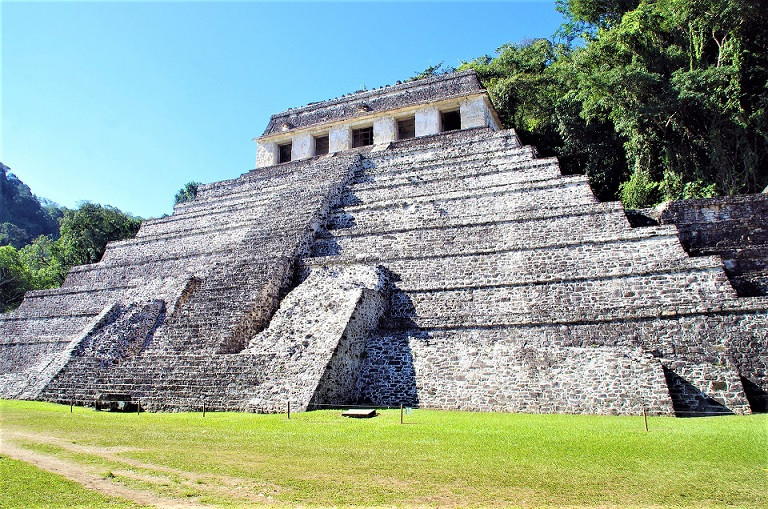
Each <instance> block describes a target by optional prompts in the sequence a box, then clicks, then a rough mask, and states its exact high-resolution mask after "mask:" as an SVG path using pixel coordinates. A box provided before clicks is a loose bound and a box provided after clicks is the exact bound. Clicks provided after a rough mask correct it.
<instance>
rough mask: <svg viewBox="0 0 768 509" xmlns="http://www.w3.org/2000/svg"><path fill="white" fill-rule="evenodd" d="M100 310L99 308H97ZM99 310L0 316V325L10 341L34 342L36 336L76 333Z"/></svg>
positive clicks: (56, 336) (64, 335) (54, 336)
mask: <svg viewBox="0 0 768 509" xmlns="http://www.w3.org/2000/svg"><path fill="white" fill-rule="evenodd" d="M99 311H101V310H99ZM98 314H99V312H98V311H97V312H88V313H81V314H75V313H69V312H67V311H66V310H62V313H61V314H55V313H53V312H52V310H48V312H47V314H45V315H43V314H39V315H36V316H35V315H33V316H17V317H6V316H3V317H0V326H2V330H3V334H4V335H5V336H6V337H7V338H8V339H9V341H10V342H30V343H35V342H36V341H37V338H48V340H50V339H51V338H62V340H64V338H67V337H69V336H71V335H73V334H77V333H78V332H80V331H81V330H82V329H83V328H84V327H86V326H87V325H88V323H89V322H90V321H91V320H92V319H93V318H94V317H96V316H97V315H98Z"/></svg>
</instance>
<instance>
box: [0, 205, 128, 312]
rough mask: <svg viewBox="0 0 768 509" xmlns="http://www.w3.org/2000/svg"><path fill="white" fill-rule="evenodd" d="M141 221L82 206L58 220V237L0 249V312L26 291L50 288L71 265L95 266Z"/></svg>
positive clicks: (11, 306)
mask: <svg viewBox="0 0 768 509" xmlns="http://www.w3.org/2000/svg"><path fill="white" fill-rule="evenodd" d="M140 225H141V219H139V218H135V217H132V216H129V215H127V214H125V213H123V212H121V211H120V210H118V209H116V208H114V207H109V206H101V205H97V204H92V203H85V204H83V205H81V206H80V208H79V209H77V210H67V211H66V212H65V213H64V216H63V217H62V218H61V235H60V236H59V238H58V239H57V240H55V241H54V240H51V239H50V238H49V237H47V236H45V235H40V236H39V237H37V238H36V239H34V240H33V241H32V242H31V243H29V244H27V245H25V246H24V247H22V248H21V249H19V250H17V249H16V248H14V247H13V246H3V247H0V311H9V310H12V309H14V308H16V307H17V306H18V305H19V304H20V303H21V300H22V298H23V296H24V292H26V291H28V290H39V289H43V288H54V287H57V286H59V285H61V283H62V282H64V278H65V277H66V275H67V272H68V271H69V269H70V268H71V267H73V266H75V265H84V264H87V263H96V262H98V261H99V260H100V259H101V256H102V255H103V254H104V250H105V249H106V245H107V243H108V242H110V241H114V240H122V239H126V238H130V237H133V236H135V235H136V232H137V231H138V229H139V226H140Z"/></svg>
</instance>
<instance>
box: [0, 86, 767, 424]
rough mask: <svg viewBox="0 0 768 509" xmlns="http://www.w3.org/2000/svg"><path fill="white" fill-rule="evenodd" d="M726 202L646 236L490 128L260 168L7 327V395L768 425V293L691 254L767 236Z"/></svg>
mask: <svg viewBox="0 0 768 509" xmlns="http://www.w3.org/2000/svg"><path fill="white" fill-rule="evenodd" d="M473 79H474V78H473ZM371 97H373V96H371ZM342 103H343V105H344V106H343V107H347V105H348V103H349V102H348V101H342V102H340V103H339V105H340V108H341V107H342V106H341V105H342ZM310 110H311V108H310ZM310 110H307V111H306V112H303V113H301V115H304V113H308V112H309V113H311V111H310ZM312 111H314V110H312ZM309 113H308V114H309ZM478 114H479V113H478ZM301 115H299V116H301ZM289 116H290V115H289ZM309 116H310V117H311V115H309ZM297 118H298V117H297ZM302 118H304V117H302ZM438 118H439V117H438ZM380 132H383V131H381V130H380ZM347 134H349V133H348V132H347ZM333 138H334V136H333V132H332V133H331V145H332V146H333V144H334V143H335V142H334V141H333ZM345 139H347V138H345ZM332 151H333V149H332ZM750 203H752V202H750ZM761 203H762V202H759V201H756V202H755V203H752V204H751V205H750V207H752V212H750V213H749V214H757V215H760V214H764V211H763V209H762V208H760V207H762V205H761ZM707 207H709V208H706V207H704V206H699V207H698V208H696V207H694V208H693V209H691V208H690V207H689V208H683V209H680V211H679V212H675V213H674V214H673V213H672V212H666V214H667V216H664V217H667V218H669V217H673V218H674V220H672V219H660V218H661V217H662V215H659V216H658V217H657V218H656V219H653V218H650V219H649V220H648V222H650V223H655V224H652V225H651V226H646V227H643V228H633V227H632V225H636V224H637V217H636V216H632V218H631V221H630V220H628V218H627V216H626V214H625V213H624V211H623V209H622V208H621V205H620V204H617V203H598V202H597V201H596V199H595V198H594V196H593V194H592V193H591V191H590V189H589V185H588V183H587V181H586V179H585V178H584V177H581V176H562V175H560V173H559V169H558V166H557V162H556V161H555V160H553V159H537V158H536V155H535V150H533V149H532V148H531V147H523V146H521V144H520V142H519V140H518V139H517V136H516V135H515V133H514V131H498V132H495V131H493V130H492V129H489V128H473V129H467V130H461V131H455V132H450V133H442V134H439V135H430V136H424V137H421V138H414V139H409V140H400V141H390V142H388V143H387V144H382V145H381V146H380V147H377V148H376V149H375V150H371V149H370V148H364V149H356V150H353V151H349V152H347V153H344V154H335V155H331V156H327V157H320V158H311V159H307V160H303V161H293V162H289V163H285V164H280V165H277V166H271V167H268V168H263V169H259V170H255V171H253V172H249V173H247V174H245V175H242V176H241V177H239V178H236V179H231V180H226V181H222V182H218V183H214V184H208V185H203V186H200V188H199V190H198V196H197V198H196V199H195V200H194V201H192V202H188V203H184V204H179V205H177V206H176V207H175V210H174V214H173V215H172V216H169V217H166V218H160V219H156V220H152V221H147V222H145V223H144V224H143V225H142V228H141V229H140V231H139V233H138V235H137V236H136V238H135V239H131V240H128V241H122V242H117V243H111V244H110V245H109V246H108V248H107V252H106V254H105V256H104V258H103V260H102V261H101V262H100V263H97V264H94V265H91V266H84V267H76V268H74V269H72V271H71V272H70V274H69V275H68V277H67V279H66V281H65V283H64V285H63V286H62V288H60V289H57V290H49V291H43V292H33V293H31V294H29V295H28V297H27V298H26V299H25V301H24V303H23V304H22V306H21V307H20V308H19V309H18V310H17V311H16V312H14V313H10V314H8V315H3V316H2V317H0V384H1V385H0V387H2V392H1V393H0V394H1V395H4V396H6V397H28V398H41V399H46V400H50V401H61V402H70V401H75V402H78V403H85V404H91V403H92V402H93V401H94V398H95V397H96V395H97V394H98V393H108V392H113V393H120V394H127V395H129V396H130V397H131V398H132V399H134V400H135V401H139V402H140V403H141V405H142V407H143V408H144V409H147V410H197V409H199V408H201V407H202V404H203V403H205V405H206V408H209V409H220V410H241V411H265V412H276V411H284V410H285V409H286V405H287V402H288V401H291V403H292V405H293V408H294V409H308V408H313V407H319V406H321V405H337V404H345V403H353V402H366V403H368V404H374V405H397V404H401V403H403V404H409V405H420V406H425V407H436V408H460V409H466V410H491V411H522V412H585V413H604V414H632V413H640V412H642V410H643V409H644V408H646V409H649V410H650V411H651V412H652V413H655V414H675V415H709V414H720V413H729V412H732V413H746V412H750V411H762V410H765V409H766V407H768V398H766V394H767V393H768V382H766V380H768V332H766V331H768V298H766V297H759V296H757V297H749V298H745V297H740V296H739V294H738V293H737V292H736V291H735V290H734V287H733V286H732V285H731V282H730V281H732V280H733V278H731V280H730V281H729V279H728V277H727V274H726V271H725V270H724V264H723V261H722V259H721V257H720V255H723V256H725V255H726V254H727V249H726V250H723V249H720V248H722V247H723V246H724V245H725V244H722V243H718V242H719V241H718V242H716V244H718V250H710V248H709V247H700V248H694V247H692V246H695V245H697V244H695V242H694V238H695V239H702V238H705V237H706V238H710V239H711V238H719V237H718V235H720V233H717V234H716V233H713V232H716V231H720V230H718V228H720V229H722V228H721V227H720V226H713V227H712V229H711V232H710V233H706V234H695V233H694V232H695V231H699V230H701V228H703V227H701V226H696V228H697V229H698V230H697V229H694V228H692V229H690V233H685V232H686V231H688V230H686V228H687V227H685V226H683V227H681V226H679V225H681V224H682V225H686V224H696V225H702V224H704V225H709V224H710V223H711V224H713V225H714V224H716V223H717V221H721V222H722V221H725V220H726V219H724V217H725V216H724V214H727V215H728V218H730V219H727V221H732V223H729V224H731V225H732V226H733V228H731V229H732V230H733V231H735V232H739V231H744V232H746V231H747V230H749V229H750V228H758V229H759V228H761V227H762V226H761V225H762V223H760V221H762V219H754V218H751V219H750V215H749V214H744V215H743V217H742V218H741V219H738V221H741V223H739V224H741V225H742V226H743V228H742V226H738V225H737V224H736V223H733V221H736V220H735V219H733V218H734V217H735V214H736V213H735V212H731V208H730V207H731V205H730V204H728V205H723V206H721V208H719V209H717V210H718V211H719V212H718V214H720V216H718V217H719V219H717V221H714V220H712V218H711V217H710V216H712V214H714V213H713V212H707V210H710V209H712V207H710V206H709V205H707ZM668 210H669V211H673V210H676V209H674V207H672V208H669V209H668ZM691 210H693V212H692V211H691ZM724 211H725V212H724ZM712 217H714V216H712ZM740 217H741V216H740ZM738 221H737V222H738ZM747 223H749V224H747ZM675 225H678V226H675ZM708 227H709V226H707V228H708ZM678 228H679V229H678ZM740 228H741V229H740ZM726 229H727V228H726ZM708 231H709V230H708ZM686 235H688V236H689V237H690V239H689V240H690V241H689V242H688V241H686V240H685V239H686V238H687V237H686ZM739 235H741V234H739ZM760 235H762V234H761V233H760V232H758V233H756V234H755V235H754V236H753V237H750V238H751V239H753V240H754V239H757V241H756V242H754V243H753V245H751V248H754V249H758V250H759V249H760V246H762V244H761V242H762V240H760V239H761V238H762V237H760ZM741 237H743V235H741ZM741 237H740V238H741ZM680 238H682V239H683V242H682V244H681V242H680V240H679V239H680ZM729 242H730V241H729ZM739 242H741V241H740V240H737V241H733V243H731V244H727V246H728V249H735V246H737V245H738V244H739ZM710 244H711V242H707V243H703V244H700V245H701V246H709V245H710ZM695 249H698V251H697V252H696V254H700V255H703V256H697V257H690V256H689V253H692V252H694V251H695ZM740 252H741V251H740ZM750 256H751V255H750ZM729 260H730V258H726V264H725V267H726V268H727V267H728V263H730V262H729ZM752 273H753V274H754V271H753V272H752ZM750 277H752V276H750Z"/></svg>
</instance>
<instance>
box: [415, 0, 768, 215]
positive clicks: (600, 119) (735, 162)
mask: <svg viewBox="0 0 768 509" xmlns="http://www.w3.org/2000/svg"><path fill="white" fill-rule="evenodd" d="M557 4H558V10H559V11H560V12H562V13H563V14H564V16H565V18H566V20H567V21H566V23H565V24H564V25H563V26H562V27H561V28H560V30H559V31H558V32H557V33H556V34H554V35H553V36H552V38H551V39H537V40H533V41H528V42H526V43H522V44H507V45H504V46H502V47H501V48H499V49H498V50H497V55H496V56H495V57H491V56H484V57H480V58H477V59H475V60H472V61H471V62H466V63H464V64H463V65H462V66H461V69H468V68H474V69H475V70H476V71H477V73H478V75H479V77H480V79H481V81H482V82H483V84H484V85H485V86H486V88H487V89H488V92H489V95H490V96H491V99H492V101H493V102H494V105H495V107H496V109H497V110H498V111H499V114H500V116H501V118H502V121H503V122H504V123H505V124H506V125H507V126H508V127H514V128H515V129H516V130H517V131H518V134H519V135H520V137H521V139H522V140H523V141H524V142H525V143H528V144H532V145H535V146H536V147H537V149H538V150H539V153H540V154H541V155H543V156H558V157H559V158H560V163H561V167H562V168H563V170H564V171H565V172H569V173H584V174H586V175H587V176H588V177H589V179H590V182H591V184H592V188H593V190H594V191H595V193H596V194H597V196H598V197H599V198H600V199H601V200H615V199H621V201H622V202H623V203H624V205H625V206H626V207H628V208H638V207H648V206H652V205H655V204H657V203H660V202H662V201H666V200H671V199H683V198H699V197H708V196H715V195H729V194H743V193H758V192H760V191H762V190H763V189H764V188H765V187H766V185H768V22H767V21H766V17H765V16H766V12H768V1H766V0H643V1H640V0H558V2H557ZM425 72H435V69H434V68H431V69H428V70H427V71H425ZM422 74H423V73H422Z"/></svg>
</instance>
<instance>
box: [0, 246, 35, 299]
mask: <svg viewBox="0 0 768 509" xmlns="http://www.w3.org/2000/svg"><path fill="white" fill-rule="evenodd" d="M32 288H33V285H32V283H31V281H30V277H29V273H28V271H27V269H26V267H25V266H24V264H23V263H22V261H21V259H20V257H19V252H18V251H17V250H16V248H14V247H13V246H0V312H6V311H11V310H13V309H15V308H16V307H18V305H19V304H20V303H21V300H22V299H23V298H24V292H26V291H27V290H31V289H32Z"/></svg>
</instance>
